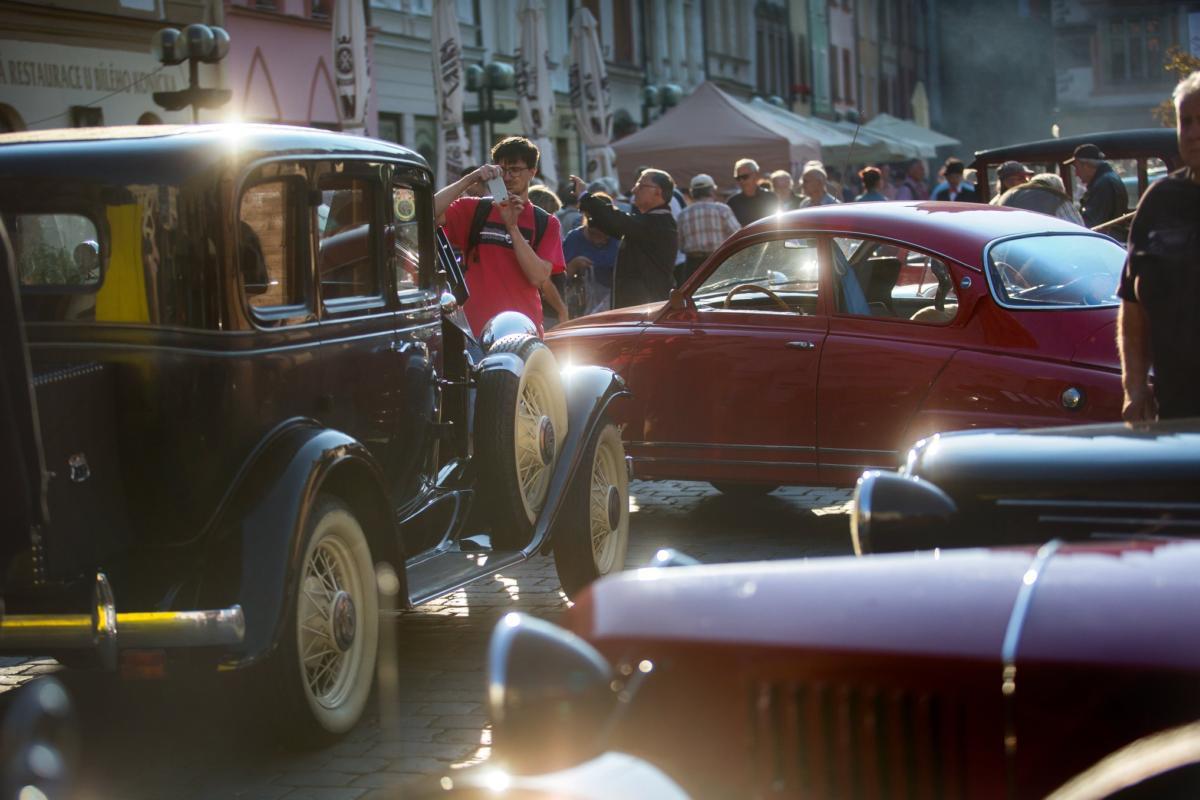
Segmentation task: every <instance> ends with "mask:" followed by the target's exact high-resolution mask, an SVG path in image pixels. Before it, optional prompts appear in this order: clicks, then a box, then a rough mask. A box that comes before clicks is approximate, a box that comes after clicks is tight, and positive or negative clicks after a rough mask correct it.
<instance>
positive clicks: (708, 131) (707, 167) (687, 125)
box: [613, 82, 821, 191]
mask: <svg viewBox="0 0 1200 800" xmlns="http://www.w3.org/2000/svg"><path fill="white" fill-rule="evenodd" d="M613 150H615V151H616V153H617V172H618V173H619V175H620V179H621V185H622V186H623V187H628V186H630V185H631V184H632V183H633V181H634V178H635V176H634V174H633V173H634V170H636V169H637V168H638V167H639V166H649V167H656V168H658V169H663V170H666V171H667V172H669V173H670V174H671V177H673V178H674V179H675V182H676V183H677V184H679V185H680V186H687V184H688V182H689V181H690V180H691V178H692V176H694V175H697V174H699V173H701V172H704V173H707V174H709V175H712V176H713V178H714V179H716V181H717V183H718V185H720V187H721V188H722V189H723V190H727V191H732V190H733V189H734V186H733V163H734V162H735V161H736V160H737V159H739V158H753V159H754V160H755V161H757V162H758V164H759V166H760V167H761V168H762V169H763V170H764V171H766V172H769V171H771V170H776V169H787V170H791V171H792V172H793V173H798V172H799V170H800V168H801V167H802V166H803V164H804V162H805V161H810V160H812V159H819V158H821V144H820V142H818V141H817V140H816V139H815V138H812V137H811V136H806V135H805V134H804V133H802V132H801V131H799V130H797V129H795V128H793V127H790V126H788V125H786V124H785V123H783V122H780V121H779V120H776V119H774V118H773V117H772V116H771V115H770V114H765V113H763V112H759V111H755V110H754V109H752V108H750V106H749V105H748V104H747V103H745V102H742V101H741V100H737V99H736V98H733V97H731V96H730V95H728V94H726V93H725V92H723V91H721V90H720V89H718V88H717V87H716V86H715V85H713V84H712V83H708V82H705V83H702V84H700V86H698V87H696V90H695V91H694V92H692V93H691V94H690V95H689V96H688V97H687V98H686V99H684V101H683V102H682V103H680V104H679V105H678V106H676V107H675V108H673V109H672V110H671V111H669V112H667V113H666V114H664V115H663V116H661V117H660V118H659V119H658V120H656V121H655V122H654V123H653V124H652V125H648V126H646V127H645V128H643V129H642V130H640V131H638V132H637V133H634V134H631V135H630V136H627V137H625V138H624V139H621V140H620V141H618V142H616V143H615V144H613Z"/></svg>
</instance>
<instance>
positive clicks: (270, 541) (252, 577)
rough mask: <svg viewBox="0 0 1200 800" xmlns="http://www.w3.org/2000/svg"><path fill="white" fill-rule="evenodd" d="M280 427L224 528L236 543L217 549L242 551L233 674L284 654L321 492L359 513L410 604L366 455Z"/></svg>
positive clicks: (351, 445)
mask: <svg viewBox="0 0 1200 800" xmlns="http://www.w3.org/2000/svg"><path fill="white" fill-rule="evenodd" d="M281 427H282V429H277V431H276V432H275V433H274V434H273V435H272V436H271V437H269V439H268V440H267V441H266V442H265V443H264V445H263V447H262V449H261V450H260V454H259V455H258V456H257V457H256V458H254V459H253V462H252V463H251V464H250V465H249V466H248V467H247V468H246V470H245V472H244V475H243V476H242V479H241V480H240V481H239V484H238V487H237V489H236V492H237V494H236V497H237V498H238V499H236V500H235V501H234V502H233V504H232V506H231V510H230V513H229V516H228V517H227V519H229V520H230V523H229V524H228V525H223V526H220V527H219V528H218V529H219V530H227V531H229V532H231V533H234V534H236V536H229V537H227V538H226V539H222V540H219V541H217V542H215V543H214V544H213V548H214V549H219V548H225V547H233V546H234V543H233V541H232V540H233V539H234V538H239V539H240V545H241V546H240V564H239V568H240V571H241V574H240V578H239V579H238V580H237V585H238V589H237V602H238V603H239V604H240V605H241V606H242V608H243V609H244V610H245V619H246V636H245V641H244V644H243V648H242V650H241V651H240V653H238V654H236V655H235V656H233V657H232V658H231V659H229V660H227V661H226V662H225V663H224V665H223V666H224V668H227V669H238V668H242V667H247V666H250V665H251V664H253V663H256V662H258V661H260V660H262V659H263V658H265V657H266V656H268V655H270V653H271V652H272V651H273V650H274V648H275V647H276V646H277V644H278V642H279V637H280V633H281V626H282V624H283V620H284V619H285V618H286V616H287V614H286V613H285V609H286V608H288V603H289V602H290V601H291V598H292V596H293V595H294V594H295V592H296V591H297V580H298V575H299V565H300V559H301V557H302V554H301V552H300V547H301V542H300V539H301V537H300V533H301V532H302V531H303V530H304V526H305V524H306V522H307V515H308V512H309V510H310V509H311V507H312V504H313V502H314V500H315V498H316V496H317V494H318V493H319V492H321V491H327V492H332V493H333V494H336V495H338V496H340V497H341V498H342V499H343V500H345V501H346V503H347V504H349V505H351V506H353V507H354V509H355V511H356V513H357V514H358V515H359V516H360V517H361V518H362V519H363V521H364V522H365V523H367V527H368V539H369V540H370V544H371V549H372V557H373V558H374V560H375V561H376V562H380V561H388V562H390V563H392V564H393V565H395V566H397V567H398V568H397V570H396V571H397V573H398V574H399V575H400V576H401V582H402V583H401V589H400V592H401V595H402V596H407V589H406V588H405V587H404V586H403V569H400V568H399V566H400V564H401V562H400V558H399V553H398V552H397V549H396V542H397V541H398V539H397V537H396V532H395V529H394V527H395V526H394V524H393V523H392V521H391V515H390V514H389V513H388V512H387V502H386V493H385V492H384V483H383V480H382V477H381V472H380V470H379V467H378V465H377V464H376V463H375V461H374V459H373V458H372V456H371V455H370V454H369V453H368V451H367V449H366V448H365V447H364V446H363V445H362V444H361V443H360V442H358V441H357V440H355V439H354V438H352V437H350V436H347V435H346V434H344V433H341V432H340V431H334V430H329V429H327V428H322V427H320V426H319V425H318V424H317V423H316V422H315V421H313V420H294V421H292V422H291V423H290V424H288V425H286V426H281ZM224 577H225V578H226V579H230V578H232V577H233V576H224Z"/></svg>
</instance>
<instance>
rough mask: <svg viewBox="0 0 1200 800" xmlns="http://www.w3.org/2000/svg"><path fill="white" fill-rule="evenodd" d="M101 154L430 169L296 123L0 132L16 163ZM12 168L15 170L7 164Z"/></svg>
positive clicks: (374, 143) (388, 149)
mask: <svg viewBox="0 0 1200 800" xmlns="http://www.w3.org/2000/svg"><path fill="white" fill-rule="evenodd" d="M98 152H103V153H105V154H106V155H111V156H112V157H114V158H121V157H122V156H128V157H130V158H138V157H142V156H150V155H152V154H157V155H162V156H166V157H168V158H170V157H171V156H172V154H175V155H178V156H183V155H186V154H196V153H211V154H213V155H216V156H218V157H224V156H228V157H230V158H234V159H235V160H237V161H239V162H245V161H249V160H252V159H254V158H257V157H260V156H262V155H268V154H270V155H281V154H287V153H294V154H297V155H300V154H305V155H313V154H316V155H321V154H329V155H356V156H364V155H365V156H372V155H377V156H380V157H385V158H389V159H394V160H400V161H404V162H407V163H409V164H412V165H413V166H417V167H421V168H424V169H426V170H428V169H429V164H428V163H427V162H426V161H425V159H424V158H423V157H422V156H421V155H420V154H418V153H415V152H413V151H412V150H410V149H408V148H407V147H402V146H401V145H398V144H393V143H392V142H385V141H381V140H379V139H369V138H366V137H363V136H352V135H350V134H345V133H337V132H333V131H325V130H320V129H317V128H301V127H295V126H290V125H263V124H242V123H228V124H221V125H127V126H116V127H111V128H60V129H54V130H45V131H21V132H18V133H6V134H0V159H2V160H4V161H8V162H10V163H12V164H20V163H21V161H22V160H23V159H25V158H27V157H35V156H46V155H52V156H53V157H55V158H58V157H62V158H72V157H84V158H86V157H88V156H89V155H94V154H96V153H98ZM6 172H11V169H9V165H7V164H6Z"/></svg>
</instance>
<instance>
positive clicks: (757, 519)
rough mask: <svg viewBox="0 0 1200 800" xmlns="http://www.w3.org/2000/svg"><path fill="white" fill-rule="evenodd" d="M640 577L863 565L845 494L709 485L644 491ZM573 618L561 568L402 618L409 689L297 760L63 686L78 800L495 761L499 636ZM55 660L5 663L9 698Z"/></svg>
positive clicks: (395, 691) (409, 774) (203, 793)
mask: <svg viewBox="0 0 1200 800" xmlns="http://www.w3.org/2000/svg"><path fill="white" fill-rule="evenodd" d="M630 493H631V496H632V497H631V502H632V510H633V514H632V517H631V520H632V541H631V544H630V551H629V559H628V563H629V564H630V565H640V564H644V563H646V562H647V561H648V560H649V558H650V557H651V556H652V555H653V553H654V552H655V551H656V550H657V549H658V548H660V547H664V546H669V547H676V548H679V549H681V550H684V551H685V552H687V553H688V554H690V555H692V556H694V557H696V558H698V559H700V560H701V561H714V562H715V561H751V560H759V559H777V558H791V557H801V556H823V555H834V554H843V553H847V552H849V551H850V542H849V532H848V528H847V517H846V510H847V505H848V500H849V491H848V490H834V489H814V488H802V487H787V488H783V489H777V490H776V491H775V492H773V493H772V494H770V495H768V496H767V497H764V498H756V499H752V500H737V499H734V498H731V497H726V496H723V495H720V494H718V493H717V492H716V491H715V490H713V489H712V488H711V487H709V486H708V484H704V483H688V482H681V481H661V482H654V483H648V482H641V481H635V482H634V483H633V484H632V486H631V489H630ZM565 606H566V599H565V597H564V596H563V595H562V593H561V591H560V590H559V586H558V579H557V578H556V576H555V572H554V565H553V562H552V561H551V559H550V558H549V557H544V558H538V559H536V560H534V561H531V562H528V563H526V564H522V565H521V566H519V567H517V568H515V569H513V570H510V571H505V572H503V573H500V574H497V575H495V576H493V578H491V579H488V580H485V581H482V582H480V583H479V584H477V585H474V586H471V587H469V588H467V589H465V590H462V591H458V592H455V593H453V594H451V595H449V596H447V597H445V598H442V599H441V600H438V601H436V602H433V603H429V604H427V605H425V606H422V607H421V608H420V609H418V610H415V611H411V612H406V613H402V614H398V615H396V621H395V626H394V631H395V640H396V643H397V645H396V648H395V650H396V654H397V658H396V667H397V670H398V680H397V681H396V683H395V684H394V685H391V684H389V685H391V686H392V688H391V689H389V688H388V687H387V686H384V685H383V683H382V682H381V687H380V688H379V689H377V691H376V697H377V699H378V702H377V703H375V704H374V706H373V708H374V709H375V710H374V711H373V712H372V713H370V714H368V715H367V717H366V718H365V719H364V720H363V721H362V722H361V723H360V724H359V725H358V727H357V728H356V729H355V730H354V731H352V732H351V733H350V734H349V735H347V736H346V737H344V738H343V739H342V740H341V741H339V742H338V743H337V744H334V745H332V746H330V747H327V748H325V749H323V750H318V751H315V752H307V753H291V752H287V751H284V750H281V749H279V748H277V747H275V746H273V745H272V744H271V743H269V742H263V741H262V740H261V737H254V736H252V735H251V734H249V733H246V732H245V731H244V728H245V726H244V724H242V723H241V722H239V719H238V717H237V713H236V709H233V708H230V707H229V699H228V698H229V695H228V694H225V693H222V692H220V691H214V690H212V689H211V688H210V689H208V690H206V691H203V692H200V691H193V692H192V693H188V691H187V690H186V689H185V688H184V686H183V685H176V684H171V683H168V684H154V683H147V684H124V685H117V684H114V682H112V681H111V680H108V679H107V678H106V676H93V675H86V674H80V673H64V675H65V677H66V679H67V681H68V685H69V686H70V688H71V689H72V692H73V696H74V697H75V698H76V700H77V701H78V706H79V717H80V719H81V722H82V733H83V742H84V746H83V750H82V752H83V760H82V769H81V778H80V788H79V792H78V800H117V799H120V800H142V799H143V798H144V799H146V800H150V799H151V798H153V800H158V798H179V800H208V799H209V798H244V799H246V800H250V799H254V800H274V799H275V798H286V800H378V799H380V798H389V800H390V799H391V798H396V797H399V796H400V795H401V792H402V790H403V786H404V785H405V784H410V783H412V782H413V781H415V780H417V779H419V778H420V777H421V776H427V775H438V774H442V773H444V772H445V771H446V770H448V769H453V768H456V767H461V766H464V765H470V764H474V763H478V762H479V761H482V760H484V759H486V758H487V756H488V752H489V744H490V731H489V730H488V726H487V718H486V711H485V709H484V705H483V702H484V672H483V670H484V665H483V661H484V653H485V651H486V646H487V641H488V637H489V636H490V635H491V630H492V628H493V626H494V625H495V623H496V621H497V620H498V619H499V618H500V617H501V616H502V615H503V614H505V613H507V612H509V611H513V610H520V611H524V612H527V613H531V614H535V615H537V616H541V617H545V618H548V619H554V618H555V616H556V615H557V614H558V613H559V612H560V611H561V610H562V609H563V608H564V607H565ZM57 669H58V667H57V665H56V664H55V663H54V662H53V661H45V660H37V661H24V660H15V659H10V660H7V661H0V693H3V692H4V691H5V690H8V689H13V688H15V687H17V686H19V685H20V684H21V683H23V682H25V681H27V680H29V679H30V678H31V677H34V676H36V675H38V674H44V673H46V672H53V671H55V670H57Z"/></svg>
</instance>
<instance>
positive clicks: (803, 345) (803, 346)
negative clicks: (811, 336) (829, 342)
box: [787, 342, 817, 350]
mask: <svg viewBox="0 0 1200 800" xmlns="http://www.w3.org/2000/svg"><path fill="white" fill-rule="evenodd" d="M787 346H788V347H790V348H792V349H793V350H816V349H817V343H816V342H788V343H787Z"/></svg>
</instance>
